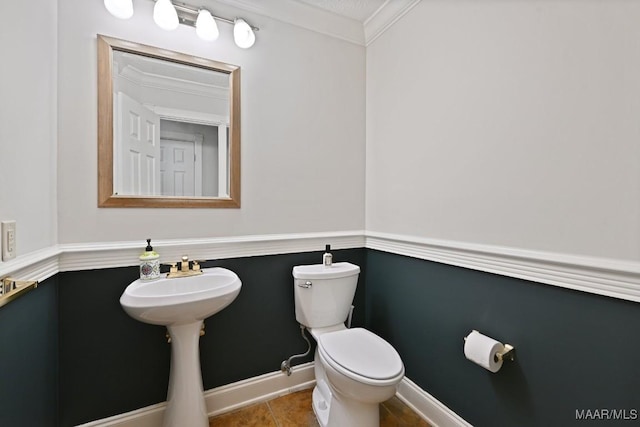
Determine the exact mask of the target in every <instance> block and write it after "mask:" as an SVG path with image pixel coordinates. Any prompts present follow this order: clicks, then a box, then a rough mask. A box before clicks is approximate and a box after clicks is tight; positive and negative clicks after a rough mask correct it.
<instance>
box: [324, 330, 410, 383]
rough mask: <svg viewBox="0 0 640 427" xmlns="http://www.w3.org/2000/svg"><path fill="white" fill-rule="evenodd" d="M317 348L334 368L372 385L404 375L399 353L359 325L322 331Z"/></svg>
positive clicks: (395, 379) (389, 381) (396, 379)
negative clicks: (333, 330)
mask: <svg viewBox="0 0 640 427" xmlns="http://www.w3.org/2000/svg"><path fill="white" fill-rule="evenodd" d="M318 351H319V353H320V355H321V356H322V357H323V359H324V360H325V361H326V362H327V363H328V364H330V365H331V366H332V367H333V368H334V369H335V370H337V371H339V372H341V373H342V374H344V375H346V376H347V377H349V378H352V379H354V380H356V381H359V382H362V383H365V384H371V385H380V386H383V385H387V384H391V383H394V382H397V381H398V377H402V376H404V366H403V364H402V360H401V359H400V355H399V354H398V352H397V351H396V350H395V349H394V348H393V347H392V346H391V344H389V343H388V342H387V341H385V340H384V339H382V338H380V337H379V336H377V335H376V334H374V333H372V332H370V331H368V330H366V329H362V328H353V329H344V330H341V331H336V332H328V333H325V334H322V335H321V336H320V337H319V339H318Z"/></svg>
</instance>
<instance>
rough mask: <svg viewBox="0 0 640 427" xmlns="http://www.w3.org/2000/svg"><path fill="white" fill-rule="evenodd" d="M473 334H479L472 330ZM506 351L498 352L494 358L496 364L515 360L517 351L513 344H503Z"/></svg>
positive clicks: (465, 338)
mask: <svg viewBox="0 0 640 427" xmlns="http://www.w3.org/2000/svg"><path fill="white" fill-rule="evenodd" d="M471 332H478V331H476V330H475V329H474V330H472V331H471ZM464 340H465V341H466V340H467V337H464ZM503 346H504V349H502V350H501V351H499V352H497V353H496V354H495V356H494V359H495V360H494V361H495V362H503V361H505V360H510V361H512V362H513V361H514V360H515V352H516V349H515V347H514V346H512V345H511V344H503Z"/></svg>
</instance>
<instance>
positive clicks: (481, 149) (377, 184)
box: [366, 0, 640, 260]
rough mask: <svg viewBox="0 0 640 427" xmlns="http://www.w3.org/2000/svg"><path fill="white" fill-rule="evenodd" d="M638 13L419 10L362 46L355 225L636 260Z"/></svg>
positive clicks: (524, 7) (590, 0)
mask: <svg viewBox="0 0 640 427" xmlns="http://www.w3.org/2000/svg"><path fill="white" fill-rule="evenodd" d="M638 22H640V2H634V1H626V0H607V1H601V0H584V1H569V0H558V1H553V2H551V1H497V0H456V1H451V0H430V1H422V2H421V3H419V4H418V5H417V6H416V7H414V8H413V9H412V10H411V11H410V12H409V13H408V14H407V15H405V16H404V17H403V18H402V19H401V20H400V21H398V22H397V23H396V24H395V25H394V26H393V27H391V28H390V29H389V30H388V31H387V32H385V33H384V34H383V35H382V36H381V37H379V38H378V39H377V40H376V41H375V42H373V43H372V44H371V45H369V47H368V49H367V107H366V108H367V119H366V122H367V155H366V159H367V163H366V164H367V168H366V169H367V170H366V177H367V181H366V182H367V191H366V228H367V230H370V231H376V232H386V233H396V234H404V235H410V236H418V237H425V238H436V239H445V240H454V241H462V242H472V243H480V244H488V245H499V246H507V247H514V248H525V249H532V250H542V251H551V252H559V253H569V254H580V255H590V256H597V257H608V258H617V259H628V260H637V259H638V258H639V257H640V50H639V49H638V40H640V25H638Z"/></svg>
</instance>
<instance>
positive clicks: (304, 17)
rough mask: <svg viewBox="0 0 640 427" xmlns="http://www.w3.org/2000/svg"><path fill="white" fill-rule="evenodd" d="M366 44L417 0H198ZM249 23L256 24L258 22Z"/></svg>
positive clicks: (418, 1)
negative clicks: (220, 4)
mask: <svg viewBox="0 0 640 427" xmlns="http://www.w3.org/2000/svg"><path fill="white" fill-rule="evenodd" d="M201 1H210V2H216V3H223V4H226V5H230V6H234V7H237V8H239V9H242V10H245V11H248V12H253V13H257V14H260V15H263V16H267V17H270V18H273V19H276V20H279V21H282V22H287V23H290V24H293V25H296V26H299V27H303V28H306V29H309V30H312V31H316V32H319V33H322V34H326V35H328V36H331V37H336V38H339V39H342V40H345V41H348V42H350V43H355V44H358V45H364V46H367V45H369V44H370V43H372V42H373V41H374V40H375V39H376V38H378V37H379V36H380V35H381V34H382V33H384V32H385V31H386V30H387V29H388V28H390V27H391V26H392V25H393V24H395V22H397V21H398V20H399V19H400V18H402V16H403V15H404V14H405V13H407V12H408V11H409V10H410V9H411V8H413V7H414V6H415V5H417V4H418V3H420V1H421V0H269V1H265V0H201ZM251 24H252V25H256V26H257V27H260V26H261V25H260V23H259V22H256V23H254V22H252V23H251Z"/></svg>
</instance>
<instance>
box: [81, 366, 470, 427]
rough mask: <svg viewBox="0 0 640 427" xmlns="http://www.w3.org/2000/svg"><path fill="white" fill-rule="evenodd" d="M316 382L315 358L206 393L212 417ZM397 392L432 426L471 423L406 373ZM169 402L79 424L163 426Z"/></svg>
mask: <svg viewBox="0 0 640 427" xmlns="http://www.w3.org/2000/svg"><path fill="white" fill-rule="evenodd" d="M315 382H316V381H315V376H314V372H313V362H309V363H303V364H301V365H298V366H294V368H293V372H292V374H291V376H289V377H288V376H286V375H284V374H283V373H282V372H280V371H277V372H271V373H268V374H264V375H260V376H257V377H254V378H249V379H246V380H243V381H238V382H235V383H232V384H228V385H224V386H221V387H216V388H214V389H211V390H208V391H206V392H205V393H204V397H205V402H206V405H207V412H208V414H209V417H213V416H216V415H219V414H223V413H226V412H230V411H233V410H235V409H238V408H242V407H245V406H249V405H253V404H255V403H259V402H264V401H267V400H271V399H274V398H276V397H278V396H284V395H286V394H289V393H293V392H296V391H299V390H304V389H307V388H311V387H313V386H314V384H315ZM397 396H398V398H399V399H400V400H402V401H403V402H404V403H405V404H406V405H407V406H409V407H410V408H411V409H412V410H413V411H415V412H416V413H417V414H418V415H419V416H421V417H422V418H423V419H425V420H426V421H427V422H429V424H431V425H432V426H433V427H472V426H471V424H469V423H467V422H466V421H465V420H463V419H462V418H461V417H459V416H458V415H457V414H455V413H454V412H453V411H451V410H450V409H449V408H447V407H446V406H445V405H443V404H442V403H440V402H439V401H438V400H437V399H436V398H435V397H433V396H431V395H430V394H429V393H427V392H426V391H424V390H422V389H421V388H420V387H418V386H417V385H416V384H415V383H414V382H413V381H411V380H410V379H409V378H407V377H404V378H403V380H402V381H401V382H400V384H399V385H398V393H397ZM166 406H167V404H166V403H158V404H156V405H151V406H147V407H146V408H141V409H137V410H135V411H131V412H127V413H125V414H120V415H115V416H113V417H109V418H104V419H101V420H96V421H92V422H90V423H86V424H81V425H80V426H77V427H160V426H161V425H162V420H163V417H164V411H165V408H166Z"/></svg>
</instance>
